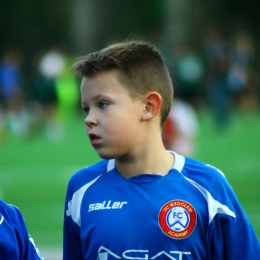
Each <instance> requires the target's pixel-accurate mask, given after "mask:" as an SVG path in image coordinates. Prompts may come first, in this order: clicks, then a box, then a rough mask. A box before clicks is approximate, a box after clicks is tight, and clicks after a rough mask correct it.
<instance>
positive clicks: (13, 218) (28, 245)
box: [0, 200, 43, 260]
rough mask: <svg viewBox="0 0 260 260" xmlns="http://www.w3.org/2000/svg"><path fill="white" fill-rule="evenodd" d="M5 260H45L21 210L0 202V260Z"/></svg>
mask: <svg viewBox="0 0 260 260" xmlns="http://www.w3.org/2000/svg"><path fill="white" fill-rule="evenodd" d="M5 259H8V260H39V259H42V260H43V258H42V257H41V255H40V252H39V250H38V248H37V247H36V246H35V244H34V241H33V239H32V237H31V236H30V235H29V234H28V231H27V228H26V225H25V222H24V218H23V216H22V214H21V212H20V211H19V209H18V208H17V207H15V206H13V205H9V204H6V203H5V202H4V201H2V200H0V260H5Z"/></svg>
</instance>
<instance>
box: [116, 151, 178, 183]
mask: <svg viewBox="0 0 260 260" xmlns="http://www.w3.org/2000/svg"><path fill="white" fill-rule="evenodd" d="M115 161H116V168H117V170H118V172H119V173H120V174H121V175H122V176H124V177H125V178H131V177H134V176H138V175H140V174H157V175H162V176H164V175H166V174H168V172H169V170H170V169H171V168H172V167H173V165H174V155H173V154H172V153H169V152H167V151H166V150H165V148H164V147H162V148H161V149H159V150H158V149H157V150H154V151H151V150H150V151H149V152H148V153H145V154H142V155H141V156H138V157H137V158H132V159H131V160H120V159H116V160H115Z"/></svg>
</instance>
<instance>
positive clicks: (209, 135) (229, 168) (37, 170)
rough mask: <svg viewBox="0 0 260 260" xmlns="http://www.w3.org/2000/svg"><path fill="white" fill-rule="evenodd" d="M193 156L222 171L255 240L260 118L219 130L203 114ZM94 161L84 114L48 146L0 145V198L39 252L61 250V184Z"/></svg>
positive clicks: (259, 220)
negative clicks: (14, 210) (16, 213)
mask: <svg viewBox="0 0 260 260" xmlns="http://www.w3.org/2000/svg"><path fill="white" fill-rule="evenodd" d="M194 157H195V158H197V159H199V160H201V161H204V162H206V163H209V164H211V165H214V166H216V167H218V168H219V169H221V170H222V171H223V172H224V173H225V175H226V177H227V178H228V180H229V181H230V183H231V185H232V186H233V188H234V190H235V192H236V194H237V196H238V198H239V200H240V202H241V204H242V206H243V207H244V209H245V211H246V213H247V214H248V216H249V219H250V220H251V222H252V224H253V227H254V229H255V231H256V233H257V235H258V238H260V115H243V114H241V113H238V112H237V113H235V114H234V116H233V118H232V121H231V124H230V127H229V128H228V129H227V130H226V131H218V130H217V129H216V128H215V127H214V124H213V120H212V118H211V116H210V114H208V113H203V114H202V115H200V135H199V139H198V152H197V154H196V155H195V156H194ZM97 160H99V158H98V156H97V155H96V153H95V151H94V150H93V149H92V147H91V146H90V144H89V142H88V139H87V137H86V132H85V127H84V124H83V115H82V116H81V117H78V118H75V119H73V120H71V121H70V122H69V123H67V125H66V136H65V138H64V139H63V140H62V141H60V142H56V143H55V142H51V141H49V140H47V139H46V138H44V136H43V135H41V134H38V135H37V136H35V137H34V138H32V139H30V140H19V139H15V138H14V137H12V136H11V135H9V136H8V138H7V140H6V141H4V142H2V143H1V144H0V193H1V194H0V197H2V198H3V199H5V200H6V201H7V202H8V203H12V204H15V205H17V206H18V207H19V208H20V209H21V211H22V213H23V215H24V217H25V220H26V223H27V226H28V229H29V232H30V234H31V235H32V236H33V237H34V239H35V241H36V244H37V245H38V247H39V248H40V249H41V248H43V249H44V248H53V249H56V248H61V247H62V222H63V207H64V199H65V192H66V186H67V183H68V180H69V178H70V176H71V175H72V174H73V173H74V172H75V171H76V170H78V169H79V168H82V167H84V166H86V165H89V164H91V163H94V162H96V161H97Z"/></svg>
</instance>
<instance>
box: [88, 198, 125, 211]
mask: <svg viewBox="0 0 260 260" xmlns="http://www.w3.org/2000/svg"><path fill="white" fill-rule="evenodd" d="M125 204H127V201H122V202H119V201H115V202H112V201H111V200H109V201H106V200H105V201H103V202H101V203H94V204H89V206H88V211H94V210H104V209H121V208H122V207H123V206H124V205H125Z"/></svg>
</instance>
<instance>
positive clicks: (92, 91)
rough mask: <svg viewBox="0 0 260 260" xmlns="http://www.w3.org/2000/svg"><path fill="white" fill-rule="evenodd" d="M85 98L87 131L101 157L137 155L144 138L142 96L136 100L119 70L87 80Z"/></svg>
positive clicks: (82, 95) (82, 91)
mask: <svg viewBox="0 0 260 260" xmlns="http://www.w3.org/2000/svg"><path fill="white" fill-rule="evenodd" d="M81 100H82V108H83V110H84V111H85V112H86V114H87V116H86V118H85V121H84V122H85V124H86V126H87V133H88V136H89V139H90V142H91V144H92V146H93V147H94V148H95V149H96V151H97V153H98V154H99V156H100V157H101V158H127V157H128V156H133V153H134V152H135V150H136V149H138V144H140V143H141V141H142V140H141V139H143V137H141V136H140V135H139V134H140V126H141V118H142V111H143V107H144V104H143V102H142V99H141V98H140V99H136V100H132V99H131V98H130V96H129V93H128V92H127V90H126V88H125V87H124V86H123V85H122V84H121V83H120V82H119V81H118V79H117V76H116V74H115V72H103V73H100V74H98V75H95V76H94V77H85V78H84V79H83V81H82V84H81Z"/></svg>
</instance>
